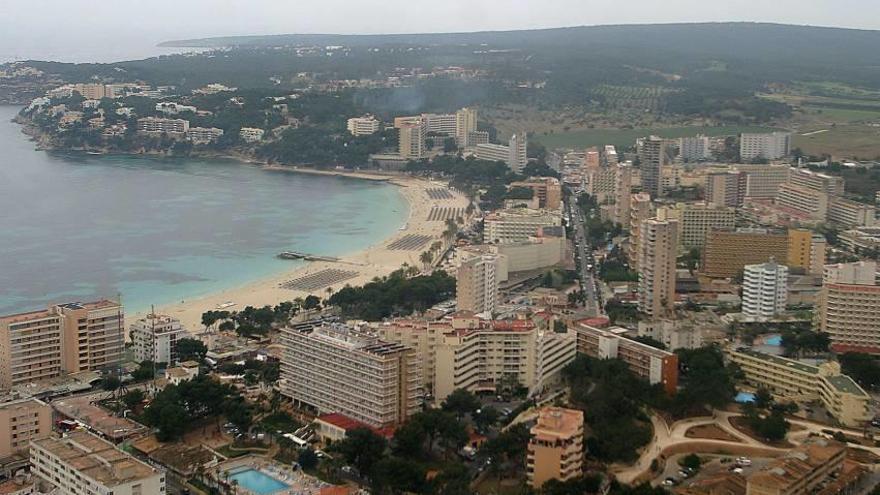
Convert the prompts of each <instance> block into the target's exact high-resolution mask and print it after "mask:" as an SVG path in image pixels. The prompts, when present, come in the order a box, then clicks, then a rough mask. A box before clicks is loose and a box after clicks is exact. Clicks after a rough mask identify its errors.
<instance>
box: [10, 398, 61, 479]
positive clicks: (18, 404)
mask: <svg viewBox="0 0 880 495" xmlns="http://www.w3.org/2000/svg"><path fill="white" fill-rule="evenodd" d="M51 434H52V408H51V407H49V405H48V404H46V403H45V402H43V401H41V400H37V399H34V398H31V397H21V396H18V395H7V396H0V462H2V460H3V459H7V458H9V457H10V456H12V455H15V454H23V453H26V452H27V450H28V446H29V445H30V441H31V440H38V439H40V438H46V437H48V436H49V435H51ZM0 493H2V491H0Z"/></svg>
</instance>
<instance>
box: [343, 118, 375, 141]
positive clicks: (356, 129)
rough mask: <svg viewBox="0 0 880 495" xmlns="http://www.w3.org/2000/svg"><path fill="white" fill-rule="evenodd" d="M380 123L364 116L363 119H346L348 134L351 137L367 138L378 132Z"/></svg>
mask: <svg viewBox="0 0 880 495" xmlns="http://www.w3.org/2000/svg"><path fill="white" fill-rule="evenodd" d="M380 127H381V122H379V119H377V118H376V117H373V116H372V115H369V114H368V115H364V116H363V117H353V118H350V119H348V125H347V128H348V132H349V133H351V135H352V136H369V135H370V134H375V133H377V132H379V128H380Z"/></svg>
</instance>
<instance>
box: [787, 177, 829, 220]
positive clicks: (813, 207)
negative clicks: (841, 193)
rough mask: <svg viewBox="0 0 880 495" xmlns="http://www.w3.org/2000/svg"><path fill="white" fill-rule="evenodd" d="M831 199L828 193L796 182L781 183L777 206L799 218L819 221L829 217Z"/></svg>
mask: <svg viewBox="0 0 880 495" xmlns="http://www.w3.org/2000/svg"><path fill="white" fill-rule="evenodd" d="M829 205H830V201H829V197H828V194H826V193H824V192H822V191H818V190H816V189H810V188H808V187H803V186H797V185H794V184H781V185H780V186H779V193H778V194H777V196H776V206H777V207H780V208H782V209H784V211H785V212H786V213H788V214H792V215H794V216H796V217H797V218H799V219H801V220H803V221H808V222H813V223H818V222H824V221H825V219H826V218H827V217H828V209H829Z"/></svg>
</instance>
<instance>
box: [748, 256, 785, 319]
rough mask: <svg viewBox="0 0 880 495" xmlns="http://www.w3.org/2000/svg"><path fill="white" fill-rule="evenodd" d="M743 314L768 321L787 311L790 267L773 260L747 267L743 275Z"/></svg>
mask: <svg viewBox="0 0 880 495" xmlns="http://www.w3.org/2000/svg"><path fill="white" fill-rule="evenodd" d="M742 288H743V295H742V313H743V315H745V316H746V317H749V318H753V319H757V320H766V319H770V318H773V317H774V316H776V315H778V314H781V313H782V312H784V311H785V304H786V301H787V300H788V267H787V266H785V265H780V264H779V263H776V262H775V261H773V260H770V261H769V262H767V263H761V264H758V265H746V266H745V270H744V274H743V285H742Z"/></svg>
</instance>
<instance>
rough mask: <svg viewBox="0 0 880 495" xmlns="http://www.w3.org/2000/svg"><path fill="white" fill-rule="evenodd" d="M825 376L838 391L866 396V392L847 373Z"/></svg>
mask: <svg viewBox="0 0 880 495" xmlns="http://www.w3.org/2000/svg"><path fill="white" fill-rule="evenodd" d="M826 378H827V379H828V382H829V383H830V384H831V385H832V386H833V387H834V388H836V389H837V390H838V391H840V392H844V393H847V394H853V395H861V396H864V397H867V396H868V393H867V392H865V391H864V390H863V389H862V387H860V386H859V384H858V383H856V382H855V381H853V379H852V378H850V377H849V376H847V375H837V376H828V377H826Z"/></svg>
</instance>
